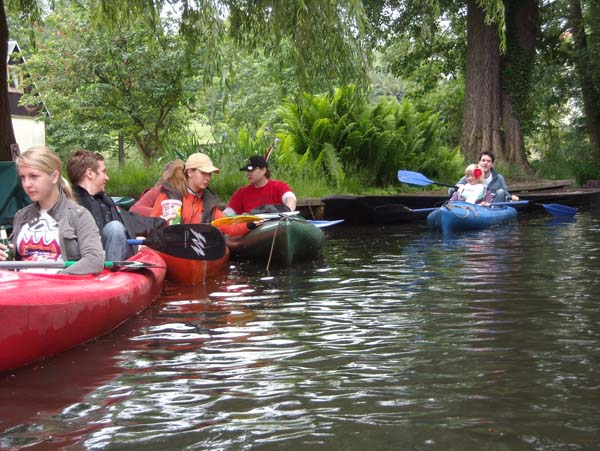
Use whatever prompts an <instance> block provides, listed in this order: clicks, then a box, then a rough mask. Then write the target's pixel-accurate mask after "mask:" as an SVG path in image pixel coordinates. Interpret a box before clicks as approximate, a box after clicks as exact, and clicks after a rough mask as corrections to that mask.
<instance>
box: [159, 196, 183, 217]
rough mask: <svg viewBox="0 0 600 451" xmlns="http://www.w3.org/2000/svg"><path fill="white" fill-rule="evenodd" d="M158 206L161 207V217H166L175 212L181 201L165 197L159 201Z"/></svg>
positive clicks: (173, 214)
mask: <svg viewBox="0 0 600 451" xmlns="http://www.w3.org/2000/svg"><path fill="white" fill-rule="evenodd" d="M160 206H161V207H162V216H163V218H168V217H169V216H175V215H176V214H177V209H178V208H181V201H180V200H177V199H165V200H163V201H162V202H161V203H160Z"/></svg>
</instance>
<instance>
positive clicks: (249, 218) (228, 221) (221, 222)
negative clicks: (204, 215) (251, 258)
mask: <svg viewBox="0 0 600 451" xmlns="http://www.w3.org/2000/svg"><path fill="white" fill-rule="evenodd" d="M298 214H300V212H299V211H282V212H281V213H259V214H256V215H250V214H245V215H235V216H225V217H223V218H219V219H215V220H214V221H212V222H211V225H213V226H215V227H220V226H226V225H232V224H241V223H244V222H254V221H266V220H269V219H281V218H285V217H287V216H296V215H298Z"/></svg>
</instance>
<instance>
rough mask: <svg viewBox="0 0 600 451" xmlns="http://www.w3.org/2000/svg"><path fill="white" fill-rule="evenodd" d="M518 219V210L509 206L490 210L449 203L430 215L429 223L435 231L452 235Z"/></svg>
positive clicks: (462, 203) (470, 205) (482, 207)
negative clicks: (452, 233)
mask: <svg viewBox="0 0 600 451" xmlns="http://www.w3.org/2000/svg"><path fill="white" fill-rule="evenodd" d="M516 218H517V210H515V209H514V208H512V207H508V206H502V207H493V208H490V207H484V206H481V205H474V204H470V203H468V202H448V203H447V204H446V205H444V206H442V207H440V208H438V209H437V210H434V211H432V212H431V213H429V215H428V216H427V223H428V224H429V226H430V227H431V228H433V229H436V230H440V231H442V232H444V233H451V232H458V231H465V230H481V229H486V228H488V227H492V226H495V225H500V224H504V223H507V222H510V221H514V220H515V219H516Z"/></svg>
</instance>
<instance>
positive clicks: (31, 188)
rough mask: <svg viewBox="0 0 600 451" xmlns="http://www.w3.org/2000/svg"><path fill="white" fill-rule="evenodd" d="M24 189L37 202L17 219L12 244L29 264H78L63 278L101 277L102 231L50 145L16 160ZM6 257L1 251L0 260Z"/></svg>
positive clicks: (18, 256)
mask: <svg viewBox="0 0 600 451" xmlns="http://www.w3.org/2000/svg"><path fill="white" fill-rule="evenodd" d="M16 165H17V170H18V173H19V178H20V179H21V185H22V186H23V190H24V191H25V193H27V195H28V196H29V197H30V198H31V200H32V201H33V203H32V204H30V205H28V206H27V207H25V208H22V209H21V210H19V211H18V212H17V213H16V215H15V220H14V223H13V233H12V236H11V238H12V245H13V246H14V249H15V257H16V259H18V260H26V261H65V260H77V263H75V264H73V265H72V266H70V267H68V268H66V269H63V270H61V271H60V273H62V274H97V273H99V272H100V271H102V268H103V267H104V254H103V251H102V243H101V241H100V232H98V227H97V226H96V223H95V222H94V219H93V218H92V215H91V214H90V212H89V211H88V210H86V209H85V208H83V207H82V206H80V205H78V204H77V203H75V202H74V201H73V200H72V198H73V194H72V191H71V188H70V186H69V184H68V183H67V181H66V180H65V179H64V178H63V177H62V176H61V166H62V165H61V161H60V158H59V157H58V155H57V154H56V153H55V152H54V151H52V150H51V149H49V148H47V147H41V146H40V147H32V148H31V149H28V150H26V151H25V152H23V153H22V154H21V155H20V156H19V157H18V158H17V160H16ZM5 259H6V253H5V252H4V251H3V250H0V260H5Z"/></svg>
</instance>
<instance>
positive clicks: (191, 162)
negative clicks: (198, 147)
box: [185, 152, 221, 174]
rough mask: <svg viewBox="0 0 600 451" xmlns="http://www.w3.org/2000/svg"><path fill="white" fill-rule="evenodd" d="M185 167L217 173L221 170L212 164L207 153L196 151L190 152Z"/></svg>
mask: <svg viewBox="0 0 600 451" xmlns="http://www.w3.org/2000/svg"><path fill="white" fill-rule="evenodd" d="M185 168H186V169H200V170H201V171H202V172H209V173H211V172H216V173H217V174H218V173H219V172H221V170H220V169H219V168H217V167H215V165H213V163H212V161H211V159H210V158H209V157H208V155H206V154H203V153H200V152H196V153H193V154H191V155H190V156H189V157H188V159H187V160H186V162H185Z"/></svg>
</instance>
